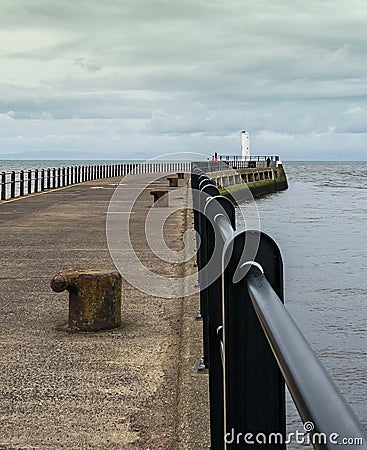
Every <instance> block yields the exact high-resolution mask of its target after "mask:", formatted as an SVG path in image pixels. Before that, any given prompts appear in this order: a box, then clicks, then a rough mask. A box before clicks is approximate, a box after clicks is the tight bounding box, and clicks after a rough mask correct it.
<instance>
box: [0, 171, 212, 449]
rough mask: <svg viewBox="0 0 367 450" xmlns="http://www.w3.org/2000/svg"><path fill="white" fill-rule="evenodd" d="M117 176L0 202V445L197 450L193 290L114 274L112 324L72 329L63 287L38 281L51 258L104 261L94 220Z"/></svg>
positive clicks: (197, 333)
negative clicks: (177, 295)
mask: <svg viewBox="0 0 367 450" xmlns="http://www.w3.org/2000/svg"><path fill="white" fill-rule="evenodd" d="M166 177H167V175H165V176H164V177H163V178H162V180H159V181H157V182H155V183H153V185H151V186H149V187H147V189H145V191H144V192H143V194H142V195H141V196H140V197H139V199H138V204H137V207H136V209H135V210H134V213H135V214H134V215H132V220H133V222H134V224H135V226H133V227H132V230H134V231H133V232H132V239H139V236H140V234H141V232H142V229H141V226H142V224H144V217H145V215H146V214H147V211H149V208H150V207H151V205H152V197H151V196H150V193H149V192H150V190H151V189H166V188H167V179H166ZM120 179H121V178H120V177H119V178H109V179H102V180H95V181H89V182H85V183H82V184H78V185H74V186H71V187H67V188H62V189H58V190H54V191H48V192H45V193H42V194H36V195H30V196H28V197H25V198H22V199H19V200H14V201H9V202H6V203H0V245H1V247H0V248H1V255H0V267H1V269H0V297H1V298H0V351H1V361H2V370H1V373H0V386H1V388H0V449H7V450H10V449H13V448H17V449H30V448H35V449H48V450H51V449H52V450H54V449H61V448H67V449H101V450H102V449H103V450H105V449H151V450H153V449H154V450H156V449H170V448H172V449H180V450H182V449H194V448H195V449H197V450H200V449H204V448H205V449H206V448H208V443H209V441H208V421H207V414H208V405H207V393H206V391H207V387H206V382H207V378H206V375H203V374H197V373H196V372H195V369H194V365H195V362H196V360H197V359H198V358H199V357H200V356H202V349H201V324H200V322H195V319H194V314H195V311H196V310H197V309H198V298H197V296H195V295H192V296H190V297H186V298H185V300H184V301H182V300H181V299H166V298H159V297H152V296H149V295H147V294H144V293H142V292H140V291H139V290H137V289H135V288H134V287H132V286H130V285H129V284H128V283H126V282H125V283H123V295H122V324H121V327H119V328H117V329H114V330H108V331H103V332H98V333H80V332H79V333H74V332H72V331H70V330H69V329H68V327H67V322H68V295H67V293H64V294H56V293H54V292H52V291H51V289H50V280H51V278H52V277H53V275H54V274H55V273H57V272H58V271H59V270H60V269H62V268H63V267H76V268H78V267H83V268H87V267H91V268H98V269H105V270H114V269H115V267H114V264H113V262H112V260H111V257H110V254H109V251H108V248H107V242H106V235H105V228H106V213H107V209H108V204H109V201H110V198H111V195H112V194H113V192H114V190H115V188H116V183H118V182H119V181H120ZM189 214H191V213H185V212H184V211H181V212H178V213H177V214H174V215H173V216H172V217H171V218H170V220H168V221H167V226H166V227H165V239H166V241H167V245H169V246H170V247H171V248H173V249H178V250H180V249H181V247H182V239H181V237H182V234H183V232H184V230H185V227H186V226H188V224H189V221H191V216H189ZM189 225H190V227H191V223H190V224H189ZM141 254H143V255H145V252H143V251H141ZM144 257H145V258H146V261H145V262H146V263H147V264H148V265H149V264H153V263H154V261H152V260H151V257H150V256H149V254H146V255H145V256H144ZM156 269H157V270H158V271H159V270H161V271H162V272H164V271H167V272H169V273H171V274H177V275H178V272H179V271H185V270H195V269H193V267H192V263H188V264H187V265H185V267H180V266H179V265H172V264H169V265H167V266H164V265H162V266H158V267H156ZM183 289H185V287H184V286H183Z"/></svg>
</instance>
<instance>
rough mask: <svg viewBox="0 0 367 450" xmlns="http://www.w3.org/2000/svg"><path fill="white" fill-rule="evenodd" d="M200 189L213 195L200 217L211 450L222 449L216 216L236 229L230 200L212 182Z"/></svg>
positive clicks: (219, 256)
mask: <svg viewBox="0 0 367 450" xmlns="http://www.w3.org/2000/svg"><path fill="white" fill-rule="evenodd" d="M203 191H204V192H206V193H208V194H214V195H215V196H214V197H212V198H210V199H208V200H207V201H206V205H205V208H204V216H203V217H204V220H203V234H204V236H203V244H204V246H203V257H204V262H205V267H204V269H203V277H202V278H203V281H204V284H205V285H206V286H207V288H204V289H203V290H202V291H201V295H202V296H203V299H204V301H206V303H207V315H208V324H207V339H208V350H207V352H208V359H209V398H210V440H211V450H222V449H224V390H223V365H222V356H221V339H220V336H219V335H218V332H219V330H220V328H221V326H222V324H223V318H222V278H221V276H220V273H221V271H220V269H219V268H220V267H221V261H222V254H223V246H224V240H223V238H222V236H221V235H220V234H219V233H218V230H217V227H215V226H213V225H214V224H215V217H216V216H217V215H219V214H222V215H225V216H226V218H227V221H228V223H229V224H230V226H231V228H232V233H233V232H234V230H235V208H234V206H233V204H232V202H231V201H230V200H229V199H228V198H226V197H223V196H220V195H219V192H218V189H217V188H216V187H214V186H205V187H204V188H203Z"/></svg>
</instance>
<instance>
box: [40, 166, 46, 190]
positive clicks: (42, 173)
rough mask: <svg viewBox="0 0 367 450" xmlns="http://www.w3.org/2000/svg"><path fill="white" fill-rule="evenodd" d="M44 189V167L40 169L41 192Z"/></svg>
mask: <svg viewBox="0 0 367 450" xmlns="http://www.w3.org/2000/svg"><path fill="white" fill-rule="evenodd" d="M44 190H45V169H42V170H41V192H43V191H44Z"/></svg>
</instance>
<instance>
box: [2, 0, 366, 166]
mask: <svg viewBox="0 0 367 450" xmlns="http://www.w3.org/2000/svg"><path fill="white" fill-rule="evenodd" d="M0 49H1V50H0V58H1V60H0V67H1V71H0V92H1V95H0V154H6V153H17V152H29V151H31V152H39V151H41V152H45V151H47V152H48V153H47V154H45V156H46V155H47V156H53V157H57V156H58V155H60V156H62V155H63V152H64V151H67V152H69V153H68V154H70V152H74V153H75V155H76V156H78V157H80V155H81V154H83V155H85V157H88V156H90V157H95V156H96V155H100V157H102V158H103V157H108V156H112V157H119V158H121V159H125V158H144V159H145V158H150V157H153V156H156V155H160V154H164V153H170V152H173V153H176V152H181V151H192V152H201V153H208V154H212V153H213V152H214V151H217V152H219V153H220V154H236V153H239V151H240V132H241V130H243V129H245V130H248V131H249V132H250V136H251V151H252V153H253V154H268V153H270V154H280V155H281V157H282V158H283V159H285V160H299V159H321V160H328V159H357V160H358V159H363V160H365V159H367V158H366V156H367V101H366V99H367V51H366V50H367V4H366V2H365V0H348V1H346V0H338V1H337V2H335V0H308V1H304V0H181V1H177V0H104V1H101V0H98V1H97V0H88V1H87V0H32V1H30V0H2V1H1V13H0ZM79 152H84V153H79Z"/></svg>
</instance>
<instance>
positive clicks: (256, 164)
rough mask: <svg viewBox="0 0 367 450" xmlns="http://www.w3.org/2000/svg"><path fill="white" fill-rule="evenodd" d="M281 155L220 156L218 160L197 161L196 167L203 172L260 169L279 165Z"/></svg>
mask: <svg viewBox="0 0 367 450" xmlns="http://www.w3.org/2000/svg"><path fill="white" fill-rule="evenodd" d="M279 162H280V158H279V156H272V155H271V156H251V157H250V159H248V160H242V158H241V156H238V155H234V156H219V159H218V161H215V160H207V161H195V165H196V167H198V168H200V169H201V170H202V171H203V172H206V173H209V172H218V171H223V170H230V169H258V168H261V169H263V168H265V167H277V165H278V163H279Z"/></svg>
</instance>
